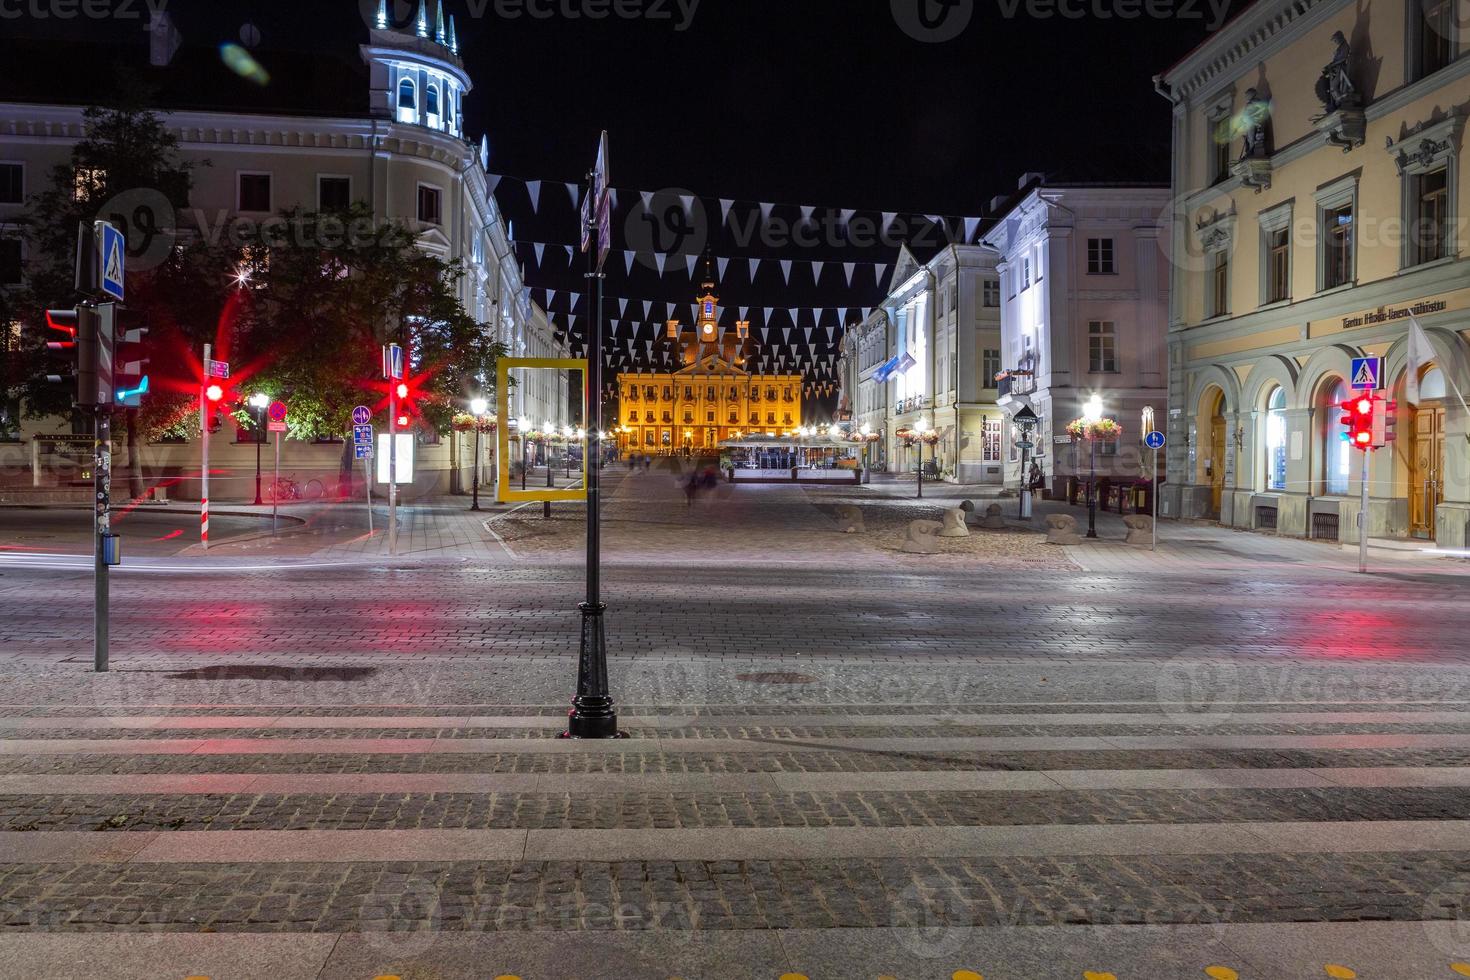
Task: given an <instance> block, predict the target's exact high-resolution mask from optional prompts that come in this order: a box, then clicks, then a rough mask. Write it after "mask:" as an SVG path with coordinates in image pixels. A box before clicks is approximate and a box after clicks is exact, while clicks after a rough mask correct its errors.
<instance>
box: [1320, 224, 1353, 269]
mask: <svg viewBox="0 0 1470 980" xmlns="http://www.w3.org/2000/svg"><path fill="white" fill-rule="evenodd" d="M1352 278H1353V206H1352V204H1351V203H1349V204H1344V205H1342V206H1341V207H1335V208H1326V209H1324V210H1323V211H1322V288H1323V289H1331V288H1333V287H1334V286H1341V285H1343V284H1345V283H1348V282H1351V281H1352Z"/></svg>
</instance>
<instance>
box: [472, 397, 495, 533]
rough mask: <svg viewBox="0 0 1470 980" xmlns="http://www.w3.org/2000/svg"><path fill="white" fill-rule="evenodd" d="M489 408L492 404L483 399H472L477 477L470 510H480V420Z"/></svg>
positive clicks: (475, 477) (475, 476)
mask: <svg viewBox="0 0 1470 980" xmlns="http://www.w3.org/2000/svg"><path fill="white" fill-rule="evenodd" d="M489 408H490V403H489V402H487V401H486V400H485V399H483V398H471V399H470V414H471V415H473V416H474V417H475V475H474V486H473V488H472V489H471V491H470V496H471V500H470V510H479V509H480V419H481V418H482V417H483V416H484V414H485V412H486V411H487V410H488V409H489Z"/></svg>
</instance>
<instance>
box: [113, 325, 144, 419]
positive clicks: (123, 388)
mask: <svg viewBox="0 0 1470 980" xmlns="http://www.w3.org/2000/svg"><path fill="white" fill-rule="evenodd" d="M147 335H148V328H147V327H134V328H132V329H131V330H125V329H123V328H122V326H121V324H119V325H118V327H117V332H116V334H115V335H114V342H113V372H112V384H113V400H114V401H115V402H116V404H117V406H118V407H119V408H137V407H138V406H140V405H141V404H143V396H144V395H146V394H148V375H147V374H146V373H145V372H144V366H145V365H146V364H147V363H148V355H147V351H146V350H145V349H144V347H143V338H144V337H146V336H147Z"/></svg>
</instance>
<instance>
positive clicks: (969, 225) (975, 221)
mask: <svg viewBox="0 0 1470 980" xmlns="http://www.w3.org/2000/svg"><path fill="white" fill-rule="evenodd" d="M979 228H980V219H979V218H966V219H965V244H966V245H969V244H971V243H972V242H974V241H975V232H976V231H978V230H979Z"/></svg>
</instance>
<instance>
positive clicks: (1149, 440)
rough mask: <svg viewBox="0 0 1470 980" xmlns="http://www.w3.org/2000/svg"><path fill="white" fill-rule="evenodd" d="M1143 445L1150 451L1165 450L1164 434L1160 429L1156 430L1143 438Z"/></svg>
mask: <svg viewBox="0 0 1470 980" xmlns="http://www.w3.org/2000/svg"><path fill="white" fill-rule="evenodd" d="M1143 444H1144V445H1145V446H1147V447H1148V448H1150V449H1163V448H1164V434H1163V433H1162V432H1160V431H1159V430H1158V429H1155V430H1154V431H1152V432H1150V433H1149V434H1148V435H1146V436H1144V437H1143Z"/></svg>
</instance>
